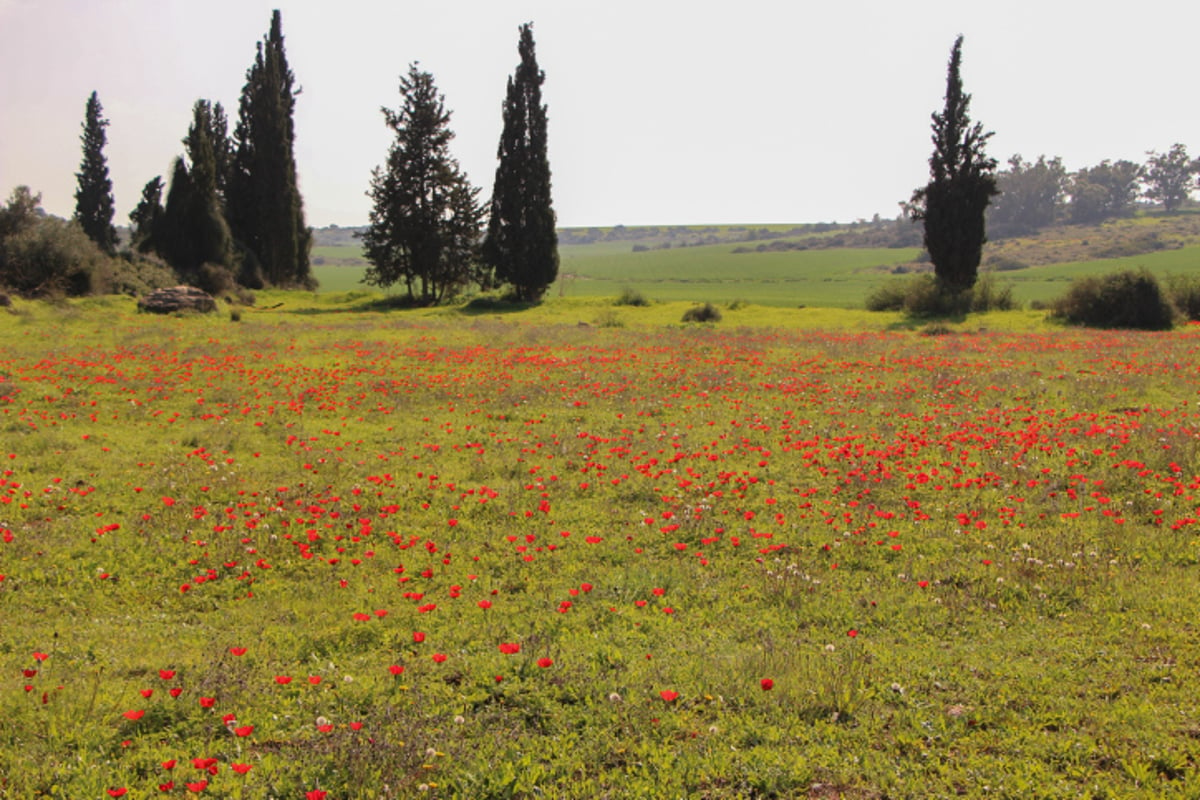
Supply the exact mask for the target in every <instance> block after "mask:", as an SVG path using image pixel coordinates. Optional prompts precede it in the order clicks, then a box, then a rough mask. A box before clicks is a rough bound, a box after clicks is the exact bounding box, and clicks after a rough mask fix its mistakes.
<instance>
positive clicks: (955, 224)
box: [912, 36, 997, 292]
mask: <svg viewBox="0 0 1200 800" xmlns="http://www.w3.org/2000/svg"><path fill="white" fill-rule="evenodd" d="M962 41H963V38H962V36H959V37H958V38H957V39H956V40H955V41H954V47H953V48H952V49H951V51H950V62H949V65H948V66H947V68H946V97H945V106H944V107H943V109H942V110H941V111H940V112H935V113H934V114H933V124H932V129H933V155H931V156H930V158H929V173H930V179H929V183H928V184H926V185H925V186H924V187H923V188H920V189H918V190H917V191H916V192H915V193H914V194H913V199H912V207H913V216H914V218H916V219H918V220H922V221H924V223H925V236H924V241H925V249H926V250H927V251H928V252H929V257H930V260H932V261H933V267H934V273H935V275H936V276H937V279H938V283H939V284H940V285H941V286H942V287H943V288H944V289H947V290H949V291H952V292H957V291H962V290H965V289H970V288H971V287H972V286H974V285H975V279H976V277H977V276H978V272H979V261H980V258H981V257H982V254H983V244H984V242H985V241H987V236H986V233H985V230H986V221H985V218H984V214H985V212H986V210H987V207H988V203H990V202H991V199H992V197H993V196H994V195H995V194H996V192H997V189H996V178H995V175H994V172H995V169H996V161H995V159H993V158H989V157H988V156H987V154H986V152H985V151H984V145H985V144H987V140H988V139H989V138H991V136H992V134H991V133H990V132H988V133H985V132H984V130H983V126H982V125H981V124H980V123H978V122H976V123H972V122H971V117H970V114H969V109H970V104H971V95H969V94H967V93H966V92H964V91H963V85H962V78H961V76H960V67H961V64H962Z"/></svg>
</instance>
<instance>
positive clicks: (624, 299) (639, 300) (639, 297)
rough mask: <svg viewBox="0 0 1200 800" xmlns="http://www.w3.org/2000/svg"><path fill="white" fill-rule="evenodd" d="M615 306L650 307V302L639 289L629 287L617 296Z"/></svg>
mask: <svg viewBox="0 0 1200 800" xmlns="http://www.w3.org/2000/svg"><path fill="white" fill-rule="evenodd" d="M613 305H614V306H648V305H650V301H649V300H647V299H646V296H645V295H644V294H642V293H641V292H639V291H638V290H637V289H634V288H631V287H629V286H626V287H624V288H623V289H621V293H620V294H619V295H617V299H616V300H615V301H614V302H613Z"/></svg>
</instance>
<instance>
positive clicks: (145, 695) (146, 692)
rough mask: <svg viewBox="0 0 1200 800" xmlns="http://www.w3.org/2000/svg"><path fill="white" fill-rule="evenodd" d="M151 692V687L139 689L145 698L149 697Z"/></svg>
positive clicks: (152, 691)
mask: <svg viewBox="0 0 1200 800" xmlns="http://www.w3.org/2000/svg"><path fill="white" fill-rule="evenodd" d="M152 694H154V690H153V689H142V690H141V695H142V697H144V698H146V699H147V700H149V699H150V695H152Z"/></svg>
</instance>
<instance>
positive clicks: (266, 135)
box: [225, 9, 315, 286]
mask: <svg viewBox="0 0 1200 800" xmlns="http://www.w3.org/2000/svg"><path fill="white" fill-rule="evenodd" d="M294 84H295V76H294V75H293V74H292V71H291V69H290V68H289V67H288V63H287V55H286V53H285V52H284V47H283V23H282V21H281V17H280V14H279V11H278V9H277V10H275V11H274V13H273V14H272V15H271V29H270V31H269V32H268V33H267V35H266V37H265V38H264V39H263V41H261V42H259V43H258V51H257V55H256V56H255V59H254V63H253V64H252V65H251V66H250V69H248V70H247V71H246V85H245V87H243V89H242V96H241V100H240V103H239V106H238V124H237V127H236V128H235V129H234V133H233V139H234V148H235V149H234V153H233V164H232V167H231V169H230V171H229V179H228V185H227V186H226V189H225V194H226V209H227V212H228V215H229V221H230V224H231V226H232V229H233V234H234V236H235V237H236V238H237V239H238V240H239V241H240V242H241V244H242V245H243V247H244V248H246V249H247V250H248V251H250V252H249V254H248V255H249V259H248V260H249V261H251V262H254V263H255V264H256V265H257V266H258V267H259V268H260V269H261V275H262V278H263V279H264V280H265V281H266V282H267V283H270V284H272V285H275V286H313V285H315V281H314V280H313V277H312V268H311V265H310V263H309V250H310V248H311V246H312V231H311V230H310V229H309V228H308V226H307V225H305V222H304V201H303V199H302V198H301V196H300V189H299V186H298V185H297V182H296V160H295V156H294V149H295V128H294V125H293V120H292V113H293V111H294V109H295V104H296V101H295V97H296V95H297V94H298V93H299V91H298V90H297V89H295V88H294Z"/></svg>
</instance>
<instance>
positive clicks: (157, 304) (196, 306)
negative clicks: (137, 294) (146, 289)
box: [138, 286, 217, 314]
mask: <svg viewBox="0 0 1200 800" xmlns="http://www.w3.org/2000/svg"><path fill="white" fill-rule="evenodd" d="M216 310H217V301H216V300H215V299H213V296H212V295H210V294H209V293H208V292H205V291H203V290H201V289H197V288H196V287H195V286H172V287H171V288H170V289H156V290H154V291H153V292H151V293H150V294H148V295H146V296H145V297H143V298H141V299H139V300H138V311H148V312H150V313H151V314H173V313H175V312H176V311H199V312H201V313H205V314H207V313H208V312H210V311H216Z"/></svg>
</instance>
